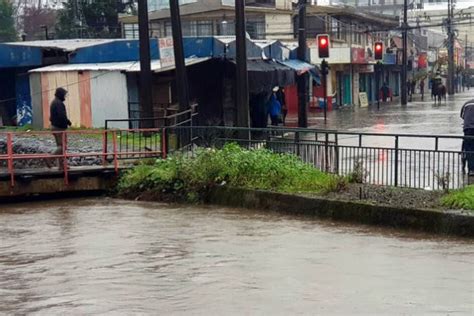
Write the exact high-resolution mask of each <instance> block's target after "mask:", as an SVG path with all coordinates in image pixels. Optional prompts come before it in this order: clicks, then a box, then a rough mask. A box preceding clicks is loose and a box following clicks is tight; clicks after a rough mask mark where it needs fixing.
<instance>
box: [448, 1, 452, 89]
mask: <svg viewBox="0 0 474 316" xmlns="http://www.w3.org/2000/svg"><path fill="white" fill-rule="evenodd" d="M452 1H453V0H448V19H447V22H448V23H447V28H448V94H449V95H454V30H453V9H454V5H453V3H452Z"/></svg>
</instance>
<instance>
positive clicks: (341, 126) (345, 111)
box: [288, 88, 474, 135]
mask: <svg viewBox="0 0 474 316" xmlns="http://www.w3.org/2000/svg"><path fill="white" fill-rule="evenodd" d="M419 98H420V97H419V95H416V97H415V100H418V99H419ZM470 99H474V88H473V89H470V90H469V91H467V90H466V91H465V92H461V93H458V94H456V95H455V96H454V97H450V96H447V100H446V102H445V101H442V103H441V104H435V102H434V101H432V100H431V99H430V96H429V95H428V96H425V101H424V102H422V101H414V102H410V103H408V105H407V106H405V107H402V106H401V105H400V104H399V103H397V104H384V103H381V104H380V109H377V106H371V107H370V108H360V107H358V106H356V107H345V108H341V109H339V110H336V111H331V112H328V117H327V123H326V124H324V117H323V113H321V112H318V113H316V112H312V113H310V114H309V120H308V124H309V125H310V127H314V128H328V129H337V130H343V131H354V132H369V133H408V134H458V135H460V134H462V120H461V118H460V117H459V113H460V110H461V107H462V105H463V104H464V103H465V102H466V101H468V100H470ZM288 123H289V125H291V126H296V125H297V117H290V118H289V120H288Z"/></svg>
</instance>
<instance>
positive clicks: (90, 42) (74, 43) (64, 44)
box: [5, 38, 126, 52]
mask: <svg viewBox="0 0 474 316" xmlns="http://www.w3.org/2000/svg"><path fill="white" fill-rule="evenodd" d="M115 41H126V39H116V38H115V39H67V40H49V41H26V42H11V43H5V44H7V45H15V46H29V47H40V48H56V49H62V50H64V51H68V52H72V51H75V50H76V49H79V48H84V47H90V46H95V45H100V44H106V43H111V42H115Z"/></svg>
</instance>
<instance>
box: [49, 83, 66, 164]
mask: <svg viewBox="0 0 474 316" xmlns="http://www.w3.org/2000/svg"><path fill="white" fill-rule="evenodd" d="M66 95H67V91H66V89H64V88H57V89H56V92H55V94H54V96H55V98H54V100H53V101H52V102H51V105H50V107H49V113H50V114H49V121H50V122H51V131H52V132H53V135H54V139H55V141H56V150H55V151H54V155H62V154H63V134H64V133H63V132H64V131H66V130H67V128H68V127H69V126H71V124H72V123H71V121H70V120H69V118H68V117H67V112H66V106H65V105H64V101H65V100H66ZM58 162H59V169H63V168H64V165H63V160H62V159H61V158H59V159H58Z"/></svg>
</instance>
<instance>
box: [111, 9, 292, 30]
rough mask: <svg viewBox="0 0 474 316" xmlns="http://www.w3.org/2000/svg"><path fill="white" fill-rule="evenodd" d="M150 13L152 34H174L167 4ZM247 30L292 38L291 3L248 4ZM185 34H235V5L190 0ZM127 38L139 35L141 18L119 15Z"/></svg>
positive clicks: (185, 14) (183, 15)
mask: <svg viewBox="0 0 474 316" xmlns="http://www.w3.org/2000/svg"><path fill="white" fill-rule="evenodd" d="M153 8H155V9H156V10H154V11H151V12H150V13H149V20H150V30H151V34H152V36H153V37H168V36H172V32H171V20H170V12H169V9H168V8H167V6H161V5H159V6H152V7H151V10H153ZM245 10H246V18H247V23H246V27H247V33H248V34H249V36H250V38H252V39H291V38H292V37H293V27H292V16H293V10H292V3H291V1H289V0H253V1H252V2H247V6H246V9H245ZM180 13H181V24H182V32H183V36H231V35H235V7H234V2H233V1H229V0H191V1H187V2H185V4H182V5H181V7H180ZM120 21H121V23H122V33H123V37H125V38H138V17H137V16H124V17H121V18H120Z"/></svg>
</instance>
